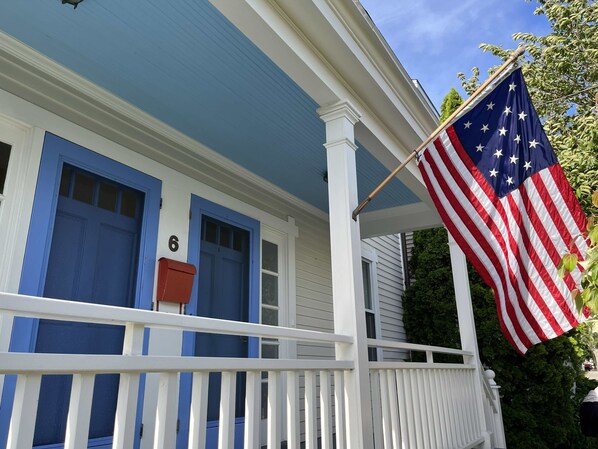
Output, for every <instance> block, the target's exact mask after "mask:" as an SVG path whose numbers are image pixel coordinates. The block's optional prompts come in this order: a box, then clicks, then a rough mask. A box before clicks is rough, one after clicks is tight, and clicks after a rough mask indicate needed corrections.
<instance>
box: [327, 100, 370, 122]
mask: <svg viewBox="0 0 598 449" xmlns="http://www.w3.org/2000/svg"><path fill="white" fill-rule="evenodd" d="M317 112H318V114H319V115H320V118H321V119H322V120H323V121H324V123H328V122H331V121H333V120H336V119H340V118H344V119H346V120H348V121H349V122H350V123H351V124H352V125H355V124H356V123H357V122H358V121H359V119H360V118H361V113H360V112H359V111H358V110H357V109H356V108H355V106H353V104H352V103H351V102H350V101H349V100H343V101H338V102H336V103H333V104H330V105H327V106H322V107H321V108H318V110H317Z"/></svg>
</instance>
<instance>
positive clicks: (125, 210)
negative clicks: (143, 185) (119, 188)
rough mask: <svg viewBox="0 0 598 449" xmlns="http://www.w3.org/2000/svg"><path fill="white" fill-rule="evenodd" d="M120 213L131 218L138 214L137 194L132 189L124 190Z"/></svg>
mask: <svg viewBox="0 0 598 449" xmlns="http://www.w3.org/2000/svg"><path fill="white" fill-rule="evenodd" d="M120 213H121V215H125V216H127V217H131V218H135V217H136V216H137V194H136V193H135V192H133V191H132V190H123V193H122V199H121V203H120Z"/></svg>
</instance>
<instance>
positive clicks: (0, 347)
mask: <svg viewBox="0 0 598 449" xmlns="http://www.w3.org/2000/svg"><path fill="white" fill-rule="evenodd" d="M13 322H14V316H13V314H11V313H8V312H2V313H0V352H8V350H9V348H10V337H11V335H12V325H13ZM3 390H4V374H0V392H1V391H3Z"/></svg>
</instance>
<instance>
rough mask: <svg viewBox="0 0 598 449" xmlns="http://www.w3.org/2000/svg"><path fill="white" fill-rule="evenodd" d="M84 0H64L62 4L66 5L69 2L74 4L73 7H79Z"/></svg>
mask: <svg viewBox="0 0 598 449" xmlns="http://www.w3.org/2000/svg"><path fill="white" fill-rule="evenodd" d="M82 1H83V0H62V4H63V5H64V4H65V3H68V4H69V5H73V9H77V6H79V3H81V2H82Z"/></svg>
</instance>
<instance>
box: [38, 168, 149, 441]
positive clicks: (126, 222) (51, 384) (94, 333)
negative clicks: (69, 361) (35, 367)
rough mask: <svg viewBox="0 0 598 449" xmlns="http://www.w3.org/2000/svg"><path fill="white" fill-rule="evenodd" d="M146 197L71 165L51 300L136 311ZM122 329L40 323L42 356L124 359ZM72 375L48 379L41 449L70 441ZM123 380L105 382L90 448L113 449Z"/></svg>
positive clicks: (66, 171)
mask: <svg viewBox="0 0 598 449" xmlns="http://www.w3.org/2000/svg"><path fill="white" fill-rule="evenodd" d="M142 205H143V194H142V193H140V192H138V191H136V190H133V189H130V188H127V187H124V186H122V185H120V184H117V183H115V182H112V181H109V180H107V179H105V178H103V177H100V176H96V175H93V174H91V173H89V172H86V171H84V170H81V169H77V168H75V167H73V166H70V165H66V164H65V165H64V167H63V170H62V176H61V182H60V192H59V198H58V203H57V208H56V217H55V222H54V230H53V235H52V243H51V247H50V255H49V260H48V269H47V274H46V280H45V285H44V296H45V297H49V298H59V299H67V300H72V301H84V302H91V303H96V304H105V305H111V306H120V307H134V305H135V285H136V267H137V262H138V261H137V258H138V253H139V234H140V232H139V231H140V222H141V214H142ZM122 343H123V328H122V327H120V326H108V325H97V324H82V323H69V322H61V321H53V320H40V322H39V327H38V331H37V339H36V343H35V351H36V352H44V353H74V354H78V353H81V354H84V353H87V354H119V353H121V352H122ZM70 386H71V376H44V377H43V380H42V387H41V392H40V402H39V406H38V413H37V419H36V428H35V436H34V445H35V446H39V445H47V444H57V443H62V442H63V441H64V436H65V430H66V418H67V413H68V398H69V394H70ZM117 393H118V375H98V376H96V381H95V386H94V396H93V403H92V412H91V423H90V431H89V437H90V445H93V446H96V447H97V446H103V445H110V444H111V437H112V434H113V430H114V414H115V410H116V400H117Z"/></svg>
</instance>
